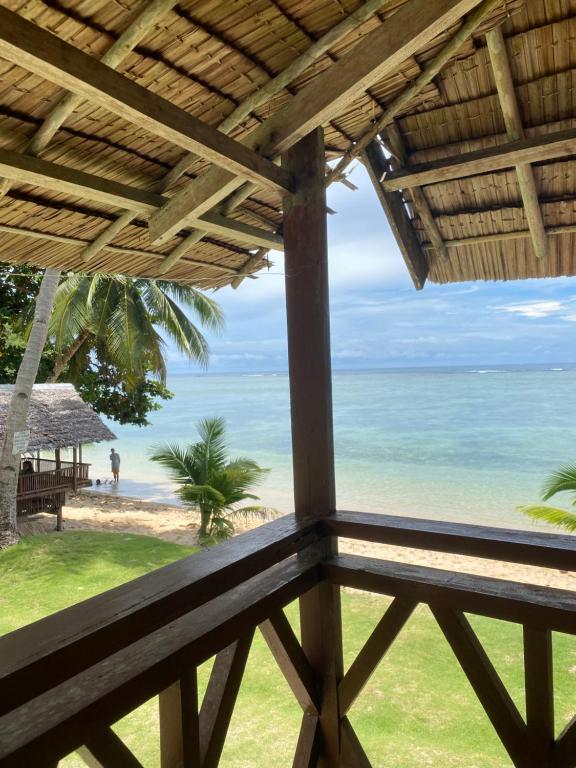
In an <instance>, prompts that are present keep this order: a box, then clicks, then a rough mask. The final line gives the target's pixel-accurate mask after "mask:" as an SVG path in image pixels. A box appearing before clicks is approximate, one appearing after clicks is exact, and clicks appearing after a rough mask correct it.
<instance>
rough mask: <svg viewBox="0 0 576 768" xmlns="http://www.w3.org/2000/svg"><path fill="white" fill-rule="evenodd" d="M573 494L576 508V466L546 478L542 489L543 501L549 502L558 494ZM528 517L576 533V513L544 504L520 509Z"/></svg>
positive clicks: (567, 467) (573, 503) (561, 469)
mask: <svg viewBox="0 0 576 768" xmlns="http://www.w3.org/2000/svg"><path fill="white" fill-rule="evenodd" d="M564 492H567V493H572V494H573V496H574V498H573V499H572V506H573V507H576V465H574V464H572V465H567V466H564V467H560V469H557V470H556V471H555V472H552V474H551V475H550V476H549V477H547V478H546V481H545V482H544V486H543V488H542V501H548V500H549V499H551V498H552V497H553V496H555V495H556V494H557V493H564ZM518 509H519V510H520V512H523V513H524V514H525V515H528V517H531V518H533V519H534V520H543V521H544V522H545V523H550V524H551V525H557V526H559V527H560V528H565V529H566V530H567V531H569V532H570V533H574V532H576V512H568V511H567V510H565V509H561V508H559V507H549V506H548V505H544V504H540V505H538V504H535V505H528V506H523V507H518Z"/></svg>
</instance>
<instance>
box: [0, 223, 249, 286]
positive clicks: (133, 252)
mask: <svg viewBox="0 0 576 768" xmlns="http://www.w3.org/2000/svg"><path fill="white" fill-rule="evenodd" d="M0 232H4V233H6V234H7V235H17V236H20V237H30V238H32V239H33V240H46V241H48V242H52V243H62V245H75V246H78V247H80V248H82V247H84V246H85V245H86V244H87V241H86V240H82V239H80V238H79V237H69V236H68V235H53V234H51V233H50V232H39V231H38V230H35V229H26V228H23V227H12V226H9V225H8V224H0ZM105 250H107V251H110V252H111V253H118V254H124V255H127V256H143V257H145V258H149V259H154V260H155V261H161V262H162V264H164V263H165V262H166V261H167V260H168V257H166V256H165V255H164V254H162V253H154V251H144V250H142V249H140V248H124V247H122V246H120V245H106V246H105ZM185 261H186V263H187V264H194V265H195V266H198V267H202V268H203V269H208V270H211V271H213V272H223V273H225V274H228V275H232V276H236V277H243V276H244V271H245V268H244V267H241V268H240V269H234V268H233V267H229V266H227V265H225V264H214V263H212V262H210V261H201V260H200V259H193V258H189V257H188V256H187V257H186V259H185ZM165 271H166V272H167V271H168V269H166V270H165Z"/></svg>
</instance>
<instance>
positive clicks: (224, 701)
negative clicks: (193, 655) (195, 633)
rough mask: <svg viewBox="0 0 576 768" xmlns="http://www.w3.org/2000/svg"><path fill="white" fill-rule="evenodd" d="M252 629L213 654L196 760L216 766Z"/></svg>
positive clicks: (212, 766) (240, 679)
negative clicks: (197, 758) (213, 659)
mask: <svg viewBox="0 0 576 768" xmlns="http://www.w3.org/2000/svg"><path fill="white" fill-rule="evenodd" d="M253 637H254V631H253V630H251V631H250V632H248V634H246V635H244V636H243V637H241V638H240V639H239V640H236V642H234V643H232V645H229V646H228V647H227V648H224V650H223V651H220V653H219V654H217V656H216V659H215V661H214V666H213V667H212V672H211V674H210V680H209V682H208V687H207V689H206V693H205V694H204V700H203V702H202V707H201V708H200V762H199V763H198V765H201V766H202V768H218V764H219V763H220V757H221V755H222V750H223V749H224V743H225V741H226V734H227V733H228V728H229V726H230V720H231V719H232V714H233V712H234V705H235V704H236V699H237V697H238V692H239V690H240V685H241V683H242V677H243V675H244V669H245V668H246V662H247V661H248V654H249V652H250V647H251V645H252V638H253Z"/></svg>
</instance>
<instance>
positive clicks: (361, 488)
mask: <svg viewBox="0 0 576 768" xmlns="http://www.w3.org/2000/svg"><path fill="white" fill-rule="evenodd" d="M558 368H559V370H555V369H551V368H547V369H535V368H532V369H509V370H504V369H488V368H484V369H476V370H473V369H438V370H415V371H378V372H354V373H352V372H350V373H340V372H339V373H335V374H334V383H333V386H334V418H335V443H336V477H337V493H338V507H339V508H340V509H359V510H366V511H383V512H391V513H398V514H405V515H414V516H419V517H434V518H440V519H447V520H462V521H469V522H479V523H487V524H503V525H514V526H530V525H531V524H530V522H529V521H527V520H525V519H524V518H523V517H522V516H521V515H519V514H518V513H517V512H516V510H515V508H516V506H517V505H518V504H522V503H527V502H533V501H536V500H537V498H538V489H539V487H540V485H541V483H542V479H543V477H544V476H545V474H546V473H547V472H548V471H549V470H551V469H553V468H555V467H557V466H558V465H560V464H562V463H565V462H568V461H572V460H574V459H575V458H576V445H575V439H576V425H575V424H574V414H575V410H576V369H575V368H574V367H572V368H568V367H566V368H563V367H562V366H558ZM168 383H169V387H170V389H171V390H172V391H173V392H174V394H175V397H174V399H173V400H172V401H170V402H169V403H167V404H166V405H165V406H164V407H163V408H162V410H161V411H159V412H158V413H156V414H153V423H152V424H151V425H150V426H149V427H146V428H137V427H122V426H119V425H116V424H111V427H112V429H113V430H114V431H115V432H116V434H117V436H118V438H119V439H118V441H117V442H116V443H115V448H116V449H117V450H118V451H119V452H120V454H121V456H122V471H121V481H120V487H119V492H120V493H122V494H125V495H131V496H137V497H141V498H143V499H148V500H155V501H167V502H172V503H174V502H176V497H175V496H174V488H173V487H172V485H171V484H170V482H169V481H168V480H167V478H166V476H165V473H164V471H163V470H162V469H161V468H160V467H158V466H157V465H155V464H154V463H152V462H151V461H149V460H148V458H147V451H148V449H149V447H150V446H151V445H153V444H154V443H156V442H159V441H163V440H178V441H182V442H185V441H189V440H194V439H195V431H194V424H195V422H196V421H197V420H198V419H200V418H202V417H204V416H212V415H222V416H224V417H225V418H226V419H227V423H228V429H229V438H230V446H231V451H232V453H233V454H234V455H237V454H244V455H247V456H250V457H253V458H255V459H257V460H258V461H259V462H260V463H261V464H262V465H264V466H266V467H269V468H270V469H271V472H270V475H269V477H268V479H267V480H266V483H265V484H264V486H263V487H262V488H261V498H262V501H263V502H264V503H265V504H268V505H270V506H274V507H276V508H278V509H280V510H281V511H291V509H292V496H291V483H292V478H291V456H290V422H289V403H288V378H287V376H286V375H285V374H261V375H254V374H246V375H241V374H234V375H227V376H211V375H207V376H192V375H181V376H173V377H172V378H171V379H170V380H169V382H168ZM108 454H109V445H106V444H103V445H100V446H89V447H87V448H86V449H85V452H84V456H85V459H86V460H87V461H91V462H92V464H93V469H92V477H93V478H96V477H100V478H101V479H103V480H105V479H109V478H110V474H111V473H110V464H109V461H108ZM101 490H102V492H104V493H110V492H114V491H111V490H110V487H109V486H108V485H104V486H103V487H102V489H101Z"/></svg>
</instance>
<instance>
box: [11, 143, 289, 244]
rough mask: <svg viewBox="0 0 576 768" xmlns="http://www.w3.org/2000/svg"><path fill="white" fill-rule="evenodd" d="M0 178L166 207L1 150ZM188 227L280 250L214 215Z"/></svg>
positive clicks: (146, 207) (252, 230) (130, 204)
mask: <svg viewBox="0 0 576 768" xmlns="http://www.w3.org/2000/svg"><path fill="white" fill-rule="evenodd" d="M0 175H1V176H4V177H5V178H7V179H10V180H12V181H13V182H19V183H24V184H31V185H33V186H37V187H44V188H46V189H50V190H52V191H54V192H62V193H64V194H68V195H72V196H76V197H80V198H83V199H87V200H94V201H96V202H100V203H104V204H105V205H112V206H116V207H119V208H130V209H131V210H132V211H136V212H138V213H145V214H150V213H152V212H154V211H156V210H158V208H161V207H162V206H163V205H164V204H165V203H166V198H165V197H162V196H161V195H157V194H155V193H154V192H147V191H145V190H141V189H138V188H137V187H130V186H128V185H127V184H121V183H120V182H117V181H112V180H110V179H105V178H102V177H101V176H95V175H94V174H91V173H86V172H84V171H78V170H76V169H74V168H68V167H67V166H64V165H59V164H56V163H51V162H48V161H47V160H42V159H40V158H38V157H32V156H30V155H22V154H20V153H18V152H11V151H9V150H3V149H0ZM189 223H190V225H191V226H193V225H196V226H199V227H201V228H202V229H203V230H205V231H206V232H209V233H213V234H217V235H220V236H223V237H230V238H232V239H234V240H238V241H239V242H242V243H247V244H248V245H250V246H265V247H267V248H276V249H279V250H281V249H282V247H283V245H282V238H281V237H280V235H276V234H274V233H273V232H269V231H267V230H264V229H259V228H257V227H253V226H251V225H249V224H244V223H243V222H240V221H234V220H233V219H228V218H226V217H225V216H222V215H220V214H218V213H206V214H205V215H204V216H203V217H199V218H198V219H195V220H192V221H190V222H189Z"/></svg>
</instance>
